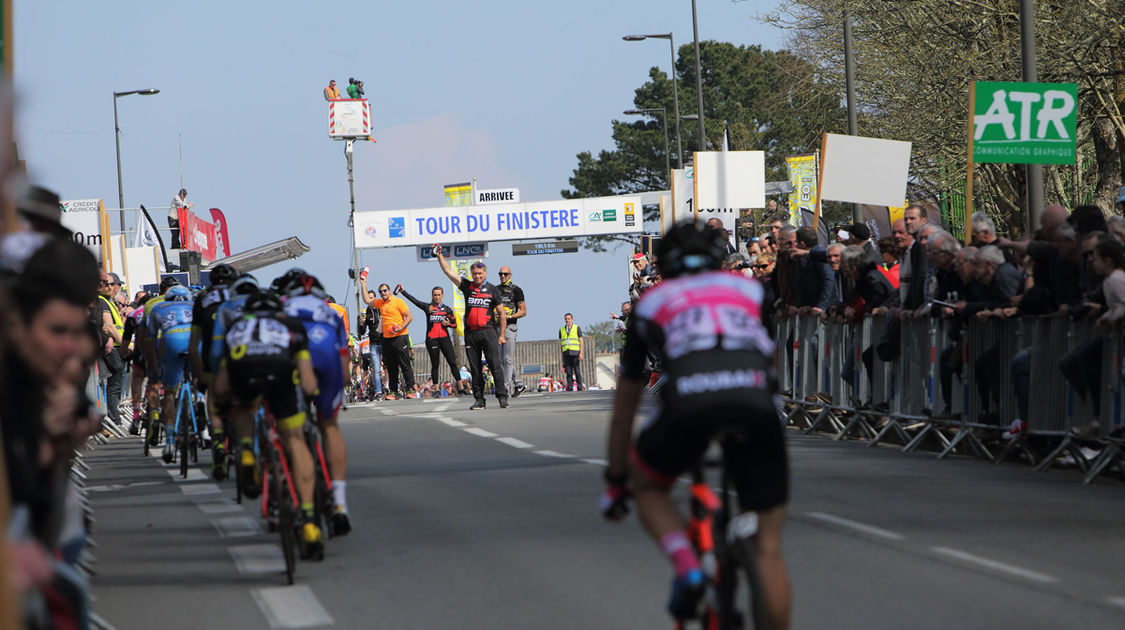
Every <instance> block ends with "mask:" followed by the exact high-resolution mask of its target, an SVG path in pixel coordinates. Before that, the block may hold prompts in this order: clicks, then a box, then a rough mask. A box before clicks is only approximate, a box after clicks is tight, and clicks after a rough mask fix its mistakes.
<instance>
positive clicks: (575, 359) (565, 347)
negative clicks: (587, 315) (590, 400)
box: [559, 313, 585, 392]
mask: <svg viewBox="0 0 1125 630" xmlns="http://www.w3.org/2000/svg"><path fill="white" fill-rule="evenodd" d="M563 321H565V322H566V323H565V324H563V327H562V328H560V329H559V341H560V342H561V343H562V363H563V369H564V370H566V391H568V392H569V391H570V390H571V387H572V386H574V384H575V382H576V381H577V384H578V387H577V389H575V391H581V390H583V389H585V387H583V386H582V368H581V366H580V365H579V362H580V361H581V360H582V328H580V327H579V326H576V325H575V324H574V316H573V315H571V314H570V313H567V314H566V315H564V316H563Z"/></svg>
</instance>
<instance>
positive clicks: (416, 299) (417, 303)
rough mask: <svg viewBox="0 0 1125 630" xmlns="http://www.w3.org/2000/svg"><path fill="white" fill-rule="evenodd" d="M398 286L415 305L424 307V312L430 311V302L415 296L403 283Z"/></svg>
mask: <svg viewBox="0 0 1125 630" xmlns="http://www.w3.org/2000/svg"><path fill="white" fill-rule="evenodd" d="M398 288H399V289H401V290H402V294H403V295H404V296H405V297H406V299H408V300H410V303H411V304H413V305H414V306H417V307H418V308H420V309H422V312H424V313H427V314H428V313H429V312H430V305H429V304H427V303H426V302H423V301H422V300H419V299H418V298H416V297H414V296H413V295H410V292H409V291H407V290H406V287H404V286H402V285H401V284H400V285H398Z"/></svg>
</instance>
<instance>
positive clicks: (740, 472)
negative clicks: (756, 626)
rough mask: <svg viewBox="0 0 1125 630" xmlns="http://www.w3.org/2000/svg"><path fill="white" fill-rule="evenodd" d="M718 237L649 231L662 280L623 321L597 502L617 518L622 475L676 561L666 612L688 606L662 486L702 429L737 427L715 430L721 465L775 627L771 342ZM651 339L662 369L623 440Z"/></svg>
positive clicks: (782, 473) (690, 577)
mask: <svg viewBox="0 0 1125 630" xmlns="http://www.w3.org/2000/svg"><path fill="white" fill-rule="evenodd" d="M725 248H726V237H725V235H724V234H723V233H722V232H721V231H719V230H716V229H715V228H712V227H709V226H706V225H704V226H700V227H698V228H697V227H695V226H694V225H692V224H690V223H687V224H682V225H678V226H675V227H673V228H672V229H670V230H669V231H668V233H667V234H665V235H664V238H663V239H661V241H660V245H659V246H658V260H659V261H660V262H659V264H660V270H661V272H662V274H663V277H664V282H663V283H661V284H658V285H656V286H654V287H652V288H650V289H648V290H647V291H646V292H645V293H644V295H643V296H642V297H641V298H640V300H639V301H638V302H637V304H636V306H635V307H634V308H633V312H632V315H631V316H630V318H629V325H628V329H627V330H626V335H627V337H628V341H627V342H626V344H625V349H624V353H623V354H622V359H621V364H622V366H621V371H622V374H621V376H622V378H621V380H620V381H619V382H618V389H617V393H616V397H615V398H614V405H613V414H612V417H611V419H610V429H609V440H608V442H609V443H608V461H609V463H608V466H607V467H606V471H605V477H606V482H607V488H606V493H605V495H603V497H602V502H601V507H602V513H603V515H605V516H606V518H609V519H611V520H619V519H620V518H622V517H623V516H624V515H625V513H626V512H627V511H628V507H627V504H626V499H627V498H628V495H629V493H628V492H627V490H626V481H627V480H628V481H630V482H631V491H632V496H633V497H634V499H635V500H636V503H637V511H638V513H639V514H640V518H641V522H642V523H643V524H644V527H645V529H646V530H647V531H648V533H649V534H650V535H651V536H652V537H653V538H654V539H655V540H656V541H658V542H659V544H660V546H661V547H662V549H663V550H664V552H665V554H667V555H668V557H669V559H670V560H671V561H672V564H673V566H674V567H675V572H676V577H675V579H674V580H673V582H672V594H671V598H670V601H669V603H668V610H669V612H670V613H672V615H673V616H674V617H676V618H677V619H689V618H693V617H695V616H697V610H696V609H697V607H698V604H699V601H700V598H701V595H702V594H703V591H704V581H705V579H704V576H703V574H702V572H701V570H700V567H699V559H698V558H697V557H696V555H695V552H694V551H693V549H692V546H691V543H690V542H689V540H688V536H687V533H686V532H685V528H684V521H683V518H682V517H681V515H680V513H679V511H678V510H677V509H676V506H675V504H673V503H672V501H671V499H670V498H669V496H668V493H669V490H670V488H671V487H672V485H673V484H674V483H675V481H676V477H677V476H678V475H680V474H681V473H683V472H684V471H685V470H687V469H688V468H689V467H690V466H691V465H692V464H693V463H695V462H697V461H699V459H700V457H701V456H702V455H703V453H704V451H705V450H706V449H707V446H708V444H709V443H710V442H711V440H712V438H715V437H716V436H717V435H724V436H731V435H732V433H731V432H732V431H734V432H737V434H738V436H739V438H738V439H723V440H721V442H720V443H721V445H722V447H723V461H724V465H725V467H726V474H727V475H728V478H729V479H731V480H732V482H733V485H734V487H735V489H736V490H737V493H738V500H739V506H740V508H741V510H742V511H743V512H744V513H745V512H756V513H757V517H758V522H759V529H758V531H757V534H756V535H754V536H753V538H752V544H754V545H755V547H756V548H757V550H758V559H759V571H760V572H761V578H762V583H763V592H764V600H765V604H766V608H767V615H768V617H769V619H770V621H771V624H770V626H769V627H771V628H786V627H788V623H789V582H788V576H787V574H786V570H785V563H784V560H783V558H782V554H781V529H782V525H783V521H784V519H785V504H786V502H787V501H788V492H789V488H788V463H787V460H786V454H785V441H784V436H783V434H782V429H781V424H780V422H778V417H777V410H776V407H775V404H774V400H775V395H776V379H775V377H774V372H773V354H774V344H773V342H772V341H771V340H770V338H769V335H768V333H767V332H766V330H765V328H764V327H763V326H762V324H761V321H760V317H761V310H762V308H763V306H762V287H761V285H760V284H758V282H757V281H756V280H753V279H750V278H748V277H746V276H740V275H734V274H731V273H724V272H721V271H718V270H719V269H720V266H721V263H722V261H723V258H724V255H725ZM650 351H651V352H654V353H656V354H657V355H658V356H659V357H660V358H661V359H662V361H663V366H664V376H665V378H666V379H667V381H666V383H665V385H664V387H662V388H661V390H660V399H661V400H660V402H661V404H660V407H659V409H658V410H657V412H656V416H655V418H653V419H652V420H651V421H650V422H649V423H648V424H647V425H646V426H645V427H644V429H642V430H641V432H640V433H639V434H638V436H637V437H636V440H635V441H633V439H632V429H633V416H634V414H635V413H636V411H637V406H638V403H639V400H640V396H641V392H642V391H643V389H644V385H645V381H644V379H643V369H644V362H645V354H646V352H650ZM747 438H748V439H747Z"/></svg>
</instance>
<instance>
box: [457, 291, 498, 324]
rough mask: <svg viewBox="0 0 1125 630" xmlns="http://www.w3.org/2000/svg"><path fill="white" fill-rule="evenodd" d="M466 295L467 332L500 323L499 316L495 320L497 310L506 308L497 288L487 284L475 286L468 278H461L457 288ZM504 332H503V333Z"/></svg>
mask: <svg viewBox="0 0 1125 630" xmlns="http://www.w3.org/2000/svg"><path fill="white" fill-rule="evenodd" d="M457 288H459V289H461V293H463V294H465V328H466V329H467V330H480V329H482V328H487V327H489V326H495V325H496V324H497V323H498V322H499V317H498V316H497V317H496V318H495V319H493V317H494V314H495V311H496V309H497V308H502V307H503V306H504V303H503V301H501V299H500V293H499V292H498V291H497V290H496V286H495V285H493V284H491V283H489V282H485V283H483V284H481V285H480V286H477V285H475V284H473V282H472V280H469V279H468V278H461V284H460V285H459V286H458V287H457ZM501 332H503V331H501Z"/></svg>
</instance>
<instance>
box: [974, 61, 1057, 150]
mask: <svg viewBox="0 0 1125 630" xmlns="http://www.w3.org/2000/svg"><path fill="white" fill-rule="evenodd" d="M972 101H973V112H972V114H973V161H974V162H978V163H979V162H1000V163H1004V164H1074V159H1075V147H1076V146H1077V145H1076V143H1075V136H1076V135H1077V129H1078V107H1077V103H1078V86H1077V85H1075V84H1074V83H996V82H984V81H981V82H977V83H976V84H975V85H974V92H973V97H972Z"/></svg>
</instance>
